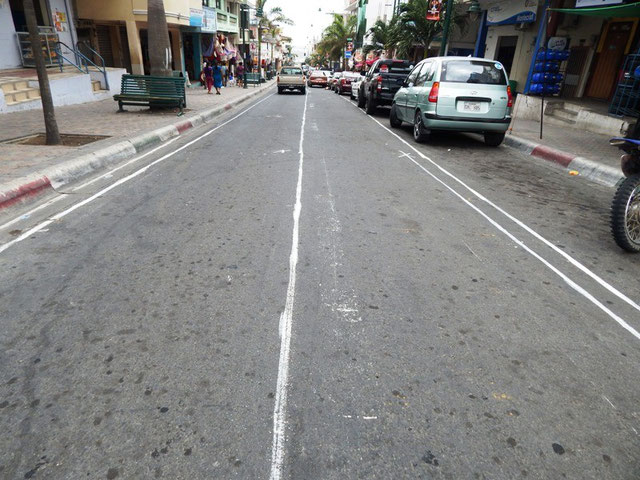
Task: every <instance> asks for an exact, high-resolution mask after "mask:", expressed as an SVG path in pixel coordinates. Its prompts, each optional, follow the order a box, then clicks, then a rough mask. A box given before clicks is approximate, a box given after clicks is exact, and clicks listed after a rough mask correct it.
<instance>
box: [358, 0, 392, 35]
mask: <svg viewBox="0 0 640 480" xmlns="http://www.w3.org/2000/svg"><path fill="white" fill-rule="evenodd" d="M392 16H393V0H369V3H368V4H367V10H366V12H365V18H366V19H367V32H368V31H369V29H370V28H371V27H373V24H374V23H376V21H378V20H386V22H387V23H389V22H390V21H391V17H392ZM364 42H365V43H369V42H368V41H367V35H365V40H364Z"/></svg>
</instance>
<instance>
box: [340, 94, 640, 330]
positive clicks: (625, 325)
mask: <svg viewBox="0 0 640 480" xmlns="http://www.w3.org/2000/svg"><path fill="white" fill-rule="evenodd" d="M343 100H345V101H347V102H348V103H350V104H352V103H351V102H350V101H349V100H346V99H343ZM352 105H353V104H352ZM358 110H359V109H358ZM362 113H363V114H364V115H366V113H364V112H362ZM367 117H369V118H371V120H373V121H374V122H376V123H377V124H378V125H379V126H380V127H382V128H383V129H384V130H386V131H387V132H389V133H390V134H391V135H393V136H394V137H396V138H397V139H398V140H400V141H401V142H402V143H404V144H405V145H407V146H408V147H409V148H410V149H411V150H413V151H414V152H416V153H417V154H418V155H419V156H420V157H421V158H423V159H425V160H427V161H429V162H430V163H431V164H433V165H434V166H435V167H437V168H438V169H439V170H440V171H441V172H442V173H444V174H446V175H447V176H449V177H451V178H452V179H453V180H455V181H456V182H458V183H459V184H460V185H462V186H463V187H465V188H466V189H467V190H469V191H470V192H471V193H473V194H474V195H475V196H476V197H477V198H479V199H480V200H482V201H483V202H485V203H487V204H488V205H490V206H492V207H493V208H495V209H496V210H497V211H498V212H500V213H502V214H503V215H504V216H506V217H507V218H509V219H510V220H512V221H513V222H514V223H516V224H517V225H518V226H520V227H522V228H523V229H524V230H526V231H527V232H529V233H530V234H531V235H533V236H534V237H535V238H537V239H538V240H540V241H542V242H543V243H544V244H545V245H547V246H549V247H551V248H552V249H553V250H554V251H556V252H557V253H560V254H561V255H562V256H563V257H564V258H566V259H567V260H569V262H570V263H571V264H572V265H574V266H575V267H577V268H578V269H580V270H581V271H582V272H584V273H586V274H587V275H588V276H589V277H591V278H592V279H594V280H596V281H597V282H598V283H599V284H600V285H601V286H603V287H604V288H606V289H607V290H608V291H609V292H611V293H613V294H614V295H616V296H617V297H618V298H620V299H622V300H624V301H625V302H626V303H628V304H629V305H631V306H632V307H634V308H635V309H636V310H638V311H640V306H639V305H638V304H636V303H635V302H634V301H633V300H631V299H630V298H629V297H627V296H626V295H625V294H624V293H622V292H620V291H619V290H618V289H616V288H615V287H614V286H613V285H610V284H609V283H607V282H606V281H605V280H604V279H602V278H601V277H599V276H598V275H597V274H596V273H594V272H592V271H591V270H589V269H588V268H587V267H586V266H584V265H582V264H581V263H580V262H578V261H577V260H575V259H574V258H573V257H571V255H569V254H568V253H566V252H563V251H562V250H561V249H559V248H558V247H556V246H555V245H554V244H553V243H551V242H550V241H548V240H547V239H546V238H544V237H543V236H542V235H540V234H539V233H537V232H535V231H534V230H533V229H532V228H530V227H528V226H527V225H525V224H524V223H523V222H522V221H520V220H518V219H517V218H515V217H514V216H512V215H511V214H509V213H507V212H506V211H505V210H503V209H502V208H500V207H498V206H497V205H496V204H495V203H493V202H492V201H490V200H489V199H487V198H486V197H485V196H484V195H481V194H480V193H479V192H477V191H476V190H474V189H473V188H471V187H469V186H468V185H467V184H466V183H464V182H463V181H462V180H460V179H459V178H458V177H456V176H455V175H453V174H452V173H451V172H449V171H448V170H446V169H444V168H443V167H441V166H440V165H438V164H437V163H436V162H434V161H433V160H431V159H430V158H429V157H427V156H426V155H424V154H423V153H422V152H420V150H418V149H417V148H415V147H414V146H413V145H411V144H410V143H409V142H407V141H406V140H405V139H403V138H402V137H400V136H399V135H398V134H397V133H395V132H393V131H392V130H390V129H389V128H387V127H385V126H384V125H383V124H382V123H380V122H379V121H378V119H376V118H374V117H372V116H370V115H367ZM409 158H410V160H411V161H412V162H413V163H414V164H415V165H416V166H418V168H420V169H421V170H423V171H424V172H425V173H427V174H428V175H429V176H431V177H432V178H433V179H434V180H436V181H437V182H439V183H441V184H442V185H443V186H444V187H446V188H447V190H449V191H451V193H453V194H454V195H456V196H457V197H458V198H460V199H461V200H462V201H463V202H464V203H466V204H467V205H468V206H469V207H471V208H472V209H474V210H475V211H476V212H478V213H479V214H480V215H481V216H483V217H484V218H485V219H486V220H487V221H488V222H489V223H491V224H492V225H493V226H494V227H496V228H497V229H498V230H500V231H501V232H502V233H504V234H505V235H506V236H507V237H509V238H510V239H511V240H513V241H514V242H515V243H516V245H519V246H520V247H522V248H523V249H524V250H526V251H527V252H528V253H529V254H531V255H532V256H533V257H535V258H536V259H537V260H539V261H540V262H541V263H542V264H544V265H545V266H546V267H547V268H548V269H550V270H551V271H552V272H554V273H555V274H556V275H558V276H559V277H560V278H562V280H564V281H565V283H567V285H569V286H570V287H571V288H573V289H574V290H575V291H576V292H578V293H580V294H581V295H582V296H584V297H585V298H586V299H587V300H589V301H590V302H591V303H593V304H594V305H595V306H597V307H598V308H599V309H600V310H602V311H603V312H605V313H606V314H607V315H609V317H611V318H612V319H613V320H615V321H616V322H617V323H618V324H619V325H620V326H621V327H622V328H624V329H625V330H627V331H628V332H629V333H631V334H632V335H633V336H634V337H636V338H637V339H638V340H640V332H638V331H637V330H636V329H635V328H633V327H632V326H631V325H629V324H628V323H627V322H626V321H625V320H624V319H622V318H621V317H619V316H618V315H616V314H615V313H614V312H612V311H611V310H610V309H608V308H607V307H606V306H605V305H604V304H602V302H600V301H599V300H598V299H596V298H595V297H594V296H593V295H591V294H590V293H589V292H588V291H587V290H585V289H584V288H582V287H581V286H580V285H578V284H577V283H575V282H574V281H573V280H571V279H570V278H569V277H568V276H567V275H565V274H564V273H562V272H561V271H560V270H558V269H557V268H556V267H555V266H553V265H552V264H551V263H549V262H548V261H547V260H545V259H544V258H543V257H541V256H540V255H539V254H537V253H536V252H534V251H533V250H532V249H531V248H529V247H528V246H526V245H525V243H524V242H523V241H522V240H519V239H518V238H516V237H515V236H514V235H513V234H511V233H510V232H509V231H508V230H507V229H506V228H504V227H503V226H502V225H500V224H499V223H498V222H496V221H495V220H493V219H492V218H491V217H489V216H488V215H487V214H486V213H484V212H483V211H482V210H480V209H479V208H478V207H477V206H475V205H474V204H473V203H471V202H470V201H468V200H467V199H466V198H464V197H463V196H462V195H461V194H459V193H458V192H457V191H456V190H454V189H453V188H452V187H451V186H449V185H448V184H447V183H445V182H444V181H443V180H441V179H440V178H438V177H437V176H436V175H434V174H433V173H431V172H430V171H429V170H427V169H426V168H425V167H424V166H423V165H422V164H420V163H419V162H418V161H416V160H414V159H413V158H411V157H409Z"/></svg>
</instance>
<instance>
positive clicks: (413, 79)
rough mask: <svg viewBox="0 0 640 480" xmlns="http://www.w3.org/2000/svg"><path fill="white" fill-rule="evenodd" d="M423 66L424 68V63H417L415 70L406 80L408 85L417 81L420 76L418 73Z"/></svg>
mask: <svg viewBox="0 0 640 480" xmlns="http://www.w3.org/2000/svg"><path fill="white" fill-rule="evenodd" d="M421 68H422V64H418V65H416V68H414V69H413V71H412V72H411V73H410V74H409V76H408V77H407V81H406V82H407V85H409V84H410V83H413V84H415V83H416V78H418V73H419V72H420V69H421Z"/></svg>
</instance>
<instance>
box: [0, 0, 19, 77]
mask: <svg viewBox="0 0 640 480" xmlns="http://www.w3.org/2000/svg"><path fill="white" fill-rule="evenodd" d="M0 45H1V46H2V48H0V69H2V68H16V67H20V66H21V65H22V60H21V59H20V51H19V50H18V41H17V40H16V29H15V27H14V25H13V18H11V8H9V1H8V0H5V1H4V2H0Z"/></svg>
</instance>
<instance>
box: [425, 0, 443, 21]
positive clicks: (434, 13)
mask: <svg viewBox="0 0 640 480" xmlns="http://www.w3.org/2000/svg"><path fill="white" fill-rule="evenodd" d="M440 13H442V0H429V8H428V9H427V20H430V21H432V22H439V21H440Z"/></svg>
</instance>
